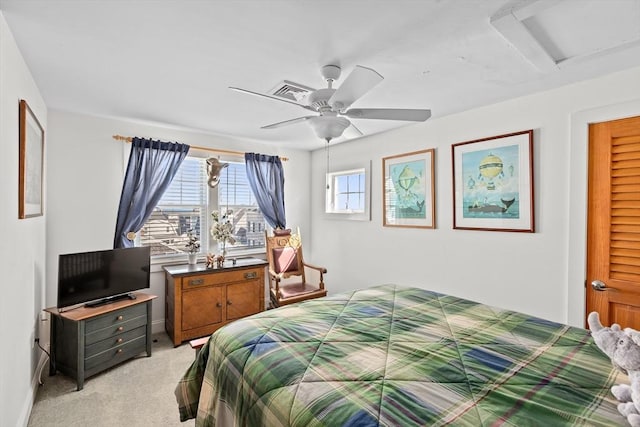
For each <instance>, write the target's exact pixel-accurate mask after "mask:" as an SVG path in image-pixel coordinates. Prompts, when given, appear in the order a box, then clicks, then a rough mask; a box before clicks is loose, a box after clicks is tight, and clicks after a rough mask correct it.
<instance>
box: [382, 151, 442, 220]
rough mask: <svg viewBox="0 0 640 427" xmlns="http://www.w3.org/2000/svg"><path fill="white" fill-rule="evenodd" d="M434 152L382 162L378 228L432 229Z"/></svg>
mask: <svg viewBox="0 0 640 427" xmlns="http://www.w3.org/2000/svg"><path fill="white" fill-rule="evenodd" d="M434 165H435V149H433V148H429V149H426V150H421V151H413V152H410V153H404V154H398V155H395V156H389V157H384V158H383V159H382V208H383V212H382V225H383V226H385V227H410V228H435V226H436V208H435V173H434V171H435V168H434Z"/></svg>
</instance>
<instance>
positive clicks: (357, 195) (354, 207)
mask: <svg viewBox="0 0 640 427" xmlns="http://www.w3.org/2000/svg"><path fill="white" fill-rule="evenodd" d="M369 171H370V166H369V167H364V168H358V169H349V170H342V171H338V172H330V173H327V197H326V205H325V213H326V214H327V215H328V217H331V218H335V219H353V220H360V221H363V220H371V215H370V209H369V205H370V197H369V194H370V191H371V190H370V185H369V181H370V173H369Z"/></svg>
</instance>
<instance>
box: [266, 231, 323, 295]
mask: <svg viewBox="0 0 640 427" xmlns="http://www.w3.org/2000/svg"><path fill="white" fill-rule="evenodd" d="M265 235H266V244H267V261H268V262H269V294H270V295H271V303H272V304H273V305H274V306H275V307H279V306H282V305H287V304H292V303H294V302H300V301H304V300H308V299H312V298H319V297H323V296H325V295H327V291H326V289H325V288H324V280H323V279H324V278H323V275H324V274H325V273H326V272H327V269H326V268H324V267H317V266H314V265H311V264H307V263H306V262H304V258H303V256H302V239H301V238H300V230H299V229H298V231H297V233H291V230H274V231H273V235H271V236H270V235H269V233H268V232H266V231H265ZM306 269H310V270H312V271H310V273H312V275H313V276H315V277H314V279H315V278H318V280H317V281H316V280H313V281H312V283H309V282H307V275H306V271H305V270H306Z"/></svg>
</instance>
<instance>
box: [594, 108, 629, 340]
mask: <svg viewBox="0 0 640 427" xmlns="http://www.w3.org/2000/svg"><path fill="white" fill-rule="evenodd" d="M586 286H587V292H586V293H587V313H589V312H591V311H597V312H599V313H600V319H601V320H602V323H603V324H605V325H610V324H611V323H619V324H620V325H622V326H623V327H631V328H634V329H638V330H640V117H633V118H629V119H622V120H614V121H610V122H604V123H595V124H592V125H590V126H589V207H588V221H587V282H586Z"/></svg>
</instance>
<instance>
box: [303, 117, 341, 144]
mask: <svg viewBox="0 0 640 427" xmlns="http://www.w3.org/2000/svg"><path fill="white" fill-rule="evenodd" d="M309 123H310V124H311V127H312V128H313V131H314V132H315V133H316V135H318V138H321V139H325V140H326V139H327V138H328V139H333V138H338V137H339V136H341V135H342V132H344V130H345V129H346V128H348V127H349V125H351V122H350V121H349V120H347V119H345V118H344V117H336V116H318V117H313V118H311V119H309Z"/></svg>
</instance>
